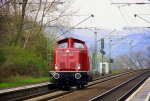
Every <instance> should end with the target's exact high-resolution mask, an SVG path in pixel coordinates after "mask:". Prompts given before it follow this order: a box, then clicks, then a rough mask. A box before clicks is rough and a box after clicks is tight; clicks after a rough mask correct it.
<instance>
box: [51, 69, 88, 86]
mask: <svg viewBox="0 0 150 101" xmlns="http://www.w3.org/2000/svg"><path fill="white" fill-rule="evenodd" d="M51 75H52V77H53V78H52V80H51V82H52V83H53V84H55V85H56V86H57V87H72V86H77V88H84V85H87V83H88V82H89V75H88V74H87V72H55V73H51ZM58 75H59V76H58Z"/></svg>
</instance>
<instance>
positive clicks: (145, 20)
mask: <svg viewBox="0 0 150 101" xmlns="http://www.w3.org/2000/svg"><path fill="white" fill-rule="evenodd" d="M134 17H138V18H140V19H142V20H144V21H146V22H148V23H150V21H148V20H146V19H144V18H142V17H141V16H139V15H137V14H135V15H134Z"/></svg>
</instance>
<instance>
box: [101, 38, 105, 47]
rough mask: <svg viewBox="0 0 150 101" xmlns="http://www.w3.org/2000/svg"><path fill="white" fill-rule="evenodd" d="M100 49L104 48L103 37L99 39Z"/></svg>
mask: <svg viewBox="0 0 150 101" xmlns="http://www.w3.org/2000/svg"><path fill="white" fill-rule="evenodd" d="M101 49H104V38H102V39H101Z"/></svg>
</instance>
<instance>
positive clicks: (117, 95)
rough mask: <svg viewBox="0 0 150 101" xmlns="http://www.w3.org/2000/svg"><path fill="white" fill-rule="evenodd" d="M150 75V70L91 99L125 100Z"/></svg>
mask: <svg viewBox="0 0 150 101" xmlns="http://www.w3.org/2000/svg"><path fill="white" fill-rule="evenodd" d="M149 76H150V72H146V73H142V74H139V75H137V76H135V77H133V78H131V79H129V80H127V81H126V82H123V83H121V84H120V85H118V86H116V87H114V88H112V89H110V90H109V91H107V92H105V93H103V94H101V95H98V96H96V97H94V98H92V99H90V100H89V101H110V100H112V101H125V100H126V98H128V97H129V96H130V95H131V94H132V93H133V92H134V91H135V90H136V89H137V88H138V87H139V86H140V85H141V84H142V83H144V81H145V80H146V79H147V78H148V77H149Z"/></svg>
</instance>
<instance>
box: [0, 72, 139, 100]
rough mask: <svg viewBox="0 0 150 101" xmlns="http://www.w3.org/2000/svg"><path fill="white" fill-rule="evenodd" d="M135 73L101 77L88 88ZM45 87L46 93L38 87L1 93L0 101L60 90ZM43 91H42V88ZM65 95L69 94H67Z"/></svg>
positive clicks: (52, 86)
mask: <svg viewBox="0 0 150 101" xmlns="http://www.w3.org/2000/svg"><path fill="white" fill-rule="evenodd" d="M135 71H138V70H134V71H125V72H122V73H118V74H114V75H107V76H103V77H100V78H96V79H95V80H93V81H92V82H90V83H89V85H87V86H86V87H89V86H92V85H95V84H98V83H101V82H104V81H107V80H111V79H113V78H116V77H118V76H121V75H124V74H127V73H130V72H135ZM98 80H101V81H100V82H97V81H98ZM44 86H45V87H46V88H43V89H46V90H45V91H43V90H37V89H39V88H40V87H39V88H38V87H33V88H28V87H26V89H19V90H16V91H9V92H5V93H0V101H6V100H12V101H16V100H24V99H29V98H33V97H37V96H41V95H44V94H48V93H53V92H56V91H58V89H56V88H55V87H54V85H44ZM50 86H51V87H50ZM35 89H36V90H37V92H35ZM41 89H42V86H41ZM32 90H33V91H34V93H31V92H32ZM73 91H74V90H73ZM23 92H25V94H22V96H19V95H17V94H18V93H19V94H21V93H23ZM28 92H29V93H28ZM69 93H71V92H70V91H69ZM65 94H67V93H66V92H65ZM13 95H14V96H13Z"/></svg>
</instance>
